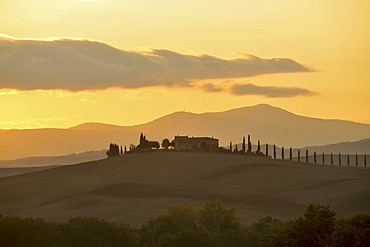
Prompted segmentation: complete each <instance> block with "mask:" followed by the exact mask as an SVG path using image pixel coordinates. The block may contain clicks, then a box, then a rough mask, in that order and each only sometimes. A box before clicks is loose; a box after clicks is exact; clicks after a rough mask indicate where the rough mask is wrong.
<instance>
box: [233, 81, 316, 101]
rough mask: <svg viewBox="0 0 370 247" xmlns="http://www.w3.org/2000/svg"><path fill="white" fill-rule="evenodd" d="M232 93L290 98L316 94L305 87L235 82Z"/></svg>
mask: <svg viewBox="0 0 370 247" xmlns="http://www.w3.org/2000/svg"><path fill="white" fill-rule="evenodd" d="M231 93H232V94H234V95H261V96H265V97H268V98H279V97H281V98H283V97H285V98H289V97H296V96H312V95H316V93H315V92H312V91H310V90H308V89H305V88H298V87H269V86H266V87H261V86H256V85H253V84H235V85H233V86H232V87H231Z"/></svg>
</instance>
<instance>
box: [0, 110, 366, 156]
mask: <svg viewBox="0 0 370 247" xmlns="http://www.w3.org/2000/svg"><path fill="white" fill-rule="evenodd" d="M140 132H144V133H145V134H146V136H147V137H148V139H150V140H157V141H159V142H161V141H162V140H163V139H164V138H169V139H172V138H173V137H174V136H175V135H189V136H213V137H216V138H219V139H220V144H221V145H228V143H229V142H230V141H232V142H233V143H238V142H241V139H242V137H243V136H246V135H248V134H251V136H252V141H253V142H254V143H256V141H257V139H259V140H261V141H262V142H263V143H264V142H268V143H270V144H276V145H278V146H291V147H303V146H313V145H324V144H328V143H337V142H345V141H357V140H360V139H364V138H368V137H370V125H369V124H361V123H355V122H350V121H342V120H324V119H316V118H308V117H303V116H299V115H295V114H293V113H290V112H288V111H285V110H283V109H280V108H276V107H273V106H270V105H266V104H262V105H256V106H251V107H243V108H239V109H232V110H229V111H225V112H216V113H202V114H194V113H188V112H175V113H172V114H169V115H166V116H164V117H161V118H158V119H156V120H153V121H151V122H149V123H146V124H141V125H135V126H129V127H127V126H116V125H108V124H101V123H85V124H81V125H78V126H75V127H72V128H69V129H32V130H6V131H1V132H0V160H4V159H15V158H21V157H27V156H45V155H47V156H50V155H63V154H66V153H77V152H84V151H87V150H101V149H105V148H107V147H108V145H109V143H110V142H115V143H117V144H119V145H130V143H133V144H137V143H138V139H139V135H140Z"/></svg>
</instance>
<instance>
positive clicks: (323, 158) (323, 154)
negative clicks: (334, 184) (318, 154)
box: [322, 152, 325, 165]
mask: <svg viewBox="0 0 370 247" xmlns="http://www.w3.org/2000/svg"><path fill="white" fill-rule="evenodd" d="M322 163H323V164H324V165H325V153H324V152H322Z"/></svg>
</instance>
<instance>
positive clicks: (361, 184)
mask: <svg viewBox="0 0 370 247" xmlns="http://www.w3.org/2000/svg"><path fill="white" fill-rule="evenodd" d="M215 199H221V200H222V201H223V202H224V203H225V205H226V206H235V207H238V208H239V209H240V210H241V211H240V213H239V216H240V217H241V219H242V221H243V222H244V223H246V224H248V223H251V222H254V221H256V220H258V219H259V218H261V217H264V216H266V215H271V216H274V217H279V218H283V219H287V218H292V217H297V216H299V215H301V214H302V213H303V211H304V210H305V208H306V207H307V204H308V203H318V204H328V205H331V207H332V209H333V210H334V211H336V212H338V214H339V216H343V215H349V214H355V213H368V214H369V213H370V208H369V207H368V205H370V170H369V169H366V168H354V167H338V166H328V165H314V164H306V163H297V162H294V161H281V160H271V159H267V158H264V157H250V156H241V155H230V154H215V153H186V152H184V153H181V152H180V153H179V152H152V153H143V154H132V155H127V156H123V157H117V158H110V159H105V160H101V161H95V162H88V163H82V164H78V165H71V166H64V167H58V168H53V169H49V170H44V171H39V172H34V173H29V174H23V175H19V176H12V177H5V178H0V214H4V215H11V214H12V215H18V216H23V217H28V216H33V217H44V218H57V219H67V218H70V217H75V216H96V217H100V218H104V219H108V220H123V221H124V222H127V223H129V224H131V225H136V226H138V225H140V224H142V223H144V222H145V221H147V220H149V219H150V218H151V217H155V216H157V215H160V214H164V213H165V212H166V210H167V207H168V205H170V204H174V203H182V204H190V205H193V206H194V207H195V208H199V207H201V206H202V205H203V204H204V202H205V201H206V200H215Z"/></svg>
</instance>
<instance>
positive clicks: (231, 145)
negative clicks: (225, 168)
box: [230, 142, 233, 152]
mask: <svg viewBox="0 0 370 247" xmlns="http://www.w3.org/2000/svg"><path fill="white" fill-rule="evenodd" d="M232 151H233V142H230V152H232Z"/></svg>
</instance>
